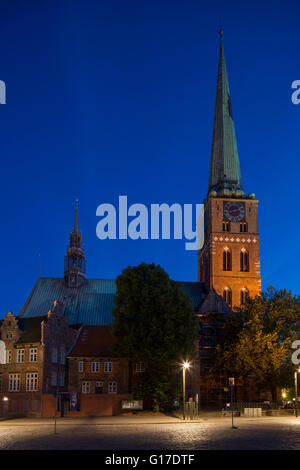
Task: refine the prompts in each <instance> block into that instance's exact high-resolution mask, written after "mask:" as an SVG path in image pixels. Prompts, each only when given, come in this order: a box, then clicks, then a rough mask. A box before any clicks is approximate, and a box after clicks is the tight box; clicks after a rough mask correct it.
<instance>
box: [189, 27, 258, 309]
mask: <svg viewBox="0 0 300 470" xmlns="http://www.w3.org/2000/svg"><path fill="white" fill-rule="evenodd" d="M222 33H223V32H222V31H220V57H219V66H218V80H217V94H216V103H215V115H214V129H213V139H212V148H211V159H210V174H209V185H208V192H207V197H206V199H205V201H204V208H205V209H204V210H205V212H204V245H203V247H202V248H201V250H199V252H198V280H199V281H200V282H204V283H205V285H206V287H207V289H209V290H211V289H214V290H215V291H216V292H217V294H219V295H221V296H222V297H223V298H224V299H225V301H226V302H227V303H228V305H229V306H230V307H232V308H234V307H236V306H240V305H241V304H243V303H244V302H245V299H246V297H247V296H251V297H254V296H255V295H257V294H259V293H260V290H261V279H260V260H259V235H258V211H257V210H258V208H257V204H258V200H257V199H255V195H254V194H253V193H250V194H248V195H245V193H244V191H243V186H242V178H241V171H240V163H239V155H238V149H237V142H236V135H235V128H234V121H233V114H232V107H231V100H230V91H229V85H228V78H227V71H226V64H225V57H224V50H223V41H222Z"/></svg>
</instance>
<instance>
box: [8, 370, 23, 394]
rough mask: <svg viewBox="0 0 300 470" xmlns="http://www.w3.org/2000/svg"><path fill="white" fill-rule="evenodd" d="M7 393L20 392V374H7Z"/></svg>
mask: <svg viewBox="0 0 300 470" xmlns="http://www.w3.org/2000/svg"><path fill="white" fill-rule="evenodd" d="M8 391H9V392H19V391H20V374H9V376H8Z"/></svg>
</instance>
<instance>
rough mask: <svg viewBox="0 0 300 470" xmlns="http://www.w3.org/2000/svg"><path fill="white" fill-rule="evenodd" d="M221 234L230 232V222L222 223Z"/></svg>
mask: <svg viewBox="0 0 300 470" xmlns="http://www.w3.org/2000/svg"><path fill="white" fill-rule="evenodd" d="M222 230H223V232H230V222H222Z"/></svg>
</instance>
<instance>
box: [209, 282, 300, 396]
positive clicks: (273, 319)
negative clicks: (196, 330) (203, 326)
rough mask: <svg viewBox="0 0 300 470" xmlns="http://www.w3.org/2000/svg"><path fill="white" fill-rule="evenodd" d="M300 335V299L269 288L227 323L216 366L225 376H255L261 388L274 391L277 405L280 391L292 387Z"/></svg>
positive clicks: (284, 291) (287, 292) (218, 349)
mask: <svg viewBox="0 0 300 470" xmlns="http://www.w3.org/2000/svg"><path fill="white" fill-rule="evenodd" d="M299 333H300V297H299V296H293V295H292V293H291V292H290V291H287V290H276V289H274V288H273V287H269V288H268V289H267V291H266V292H264V293H262V294H261V296H257V297H255V298H254V299H252V298H249V299H248V300H247V302H246V304H245V305H244V306H243V308H239V309H237V311H236V312H234V314H233V315H232V316H230V317H229V318H228V319H227V320H226V321H225V324H224V342H223V344H222V345H219V346H218V348H217V353H216V362H215V365H216V366H217V368H218V369H219V370H222V373H223V374H224V375H228V376H230V375H235V376H236V377H243V378H247V377H249V375H250V374H252V375H254V376H255V380H256V383H257V385H258V388H259V389H267V390H270V391H271V392H272V397H273V401H276V388H277V387H289V386H291V385H292V381H293V370H294V368H295V366H294V365H293V364H292V361H291V355H292V353H293V350H292V348H291V344H292V342H293V341H294V340H295V339H297V338H299Z"/></svg>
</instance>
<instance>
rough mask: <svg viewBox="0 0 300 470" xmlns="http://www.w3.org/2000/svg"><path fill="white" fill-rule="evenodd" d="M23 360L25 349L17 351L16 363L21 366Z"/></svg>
mask: <svg viewBox="0 0 300 470" xmlns="http://www.w3.org/2000/svg"><path fill="white" fill-rule="evenodd" d="M24 359H25V349H17V363H18V364H21V363H23V362H24Z"/></svg>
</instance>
